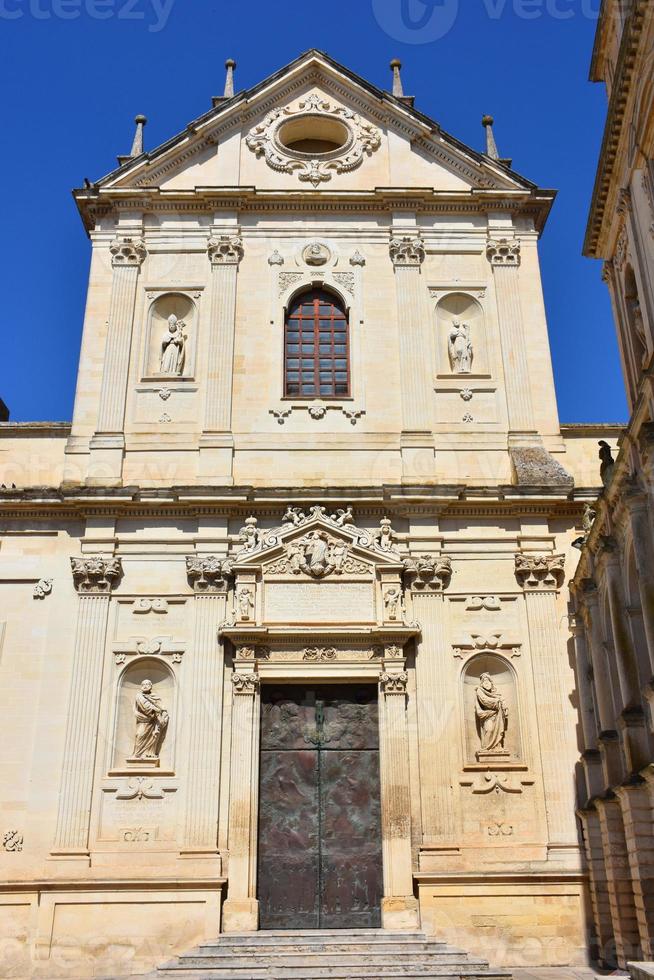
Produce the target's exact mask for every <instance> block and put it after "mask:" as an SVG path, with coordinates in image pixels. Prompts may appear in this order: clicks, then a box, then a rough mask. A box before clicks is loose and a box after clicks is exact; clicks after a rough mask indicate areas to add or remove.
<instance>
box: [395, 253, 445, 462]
mask: <svg viewBox="0 0 654 980" xmlns="http://www.w3.org/2000/svg"><path fill="white" fill-rule="evenodd" d="M389 250H390V257H391V261H392V263H393V268H394V269H395V287H396V295H397V320H398V328H399V337H400V389H401V395H402V436H401V446H402V471H403V474H404V476H411V475H413V476H416V475H418V474H420V475H423V476H424V475H426V474H430V473H431V472H432V470H433V465H434V437H433V409H432V401H433V392H432V391H431V387H430V372H429V368H428V366H427V364H426V363H425V359H426V352H427V351H430V350H431V338H430V336H429V333H428V330H427V323H428V318H427V317H426V310H425V309H423V305H424V298H423V293H422V279H421V267H422V263H423V262H424V260H425V246H424V242H423V240H422V239H421V238H420V236H411V235H404V236H398V237H395V238H393V239H392V240H391V243H390V249H389Z"/></svg>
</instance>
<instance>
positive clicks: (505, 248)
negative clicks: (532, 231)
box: [486, 238, 521, 268]
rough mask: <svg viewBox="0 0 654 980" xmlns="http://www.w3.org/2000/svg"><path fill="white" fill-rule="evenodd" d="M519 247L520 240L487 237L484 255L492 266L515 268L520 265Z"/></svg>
mask: <svg viewBox="0 0 654 980" xmlns="http://www.w3.org/2000/svg"><path fill="white" fill-rule="evenodd" d="M520 249H521V246H520V242H519V241H518V240H517V239H513V238H499V239H494V238H489V240H488V242H487V244H486V256H487V258H488V261H489V262H490V264H491V265H492V266H493V267H494V268H495V267H498V266H511V267H513V268H517V267H518V266H519V265H520Z"/></svg>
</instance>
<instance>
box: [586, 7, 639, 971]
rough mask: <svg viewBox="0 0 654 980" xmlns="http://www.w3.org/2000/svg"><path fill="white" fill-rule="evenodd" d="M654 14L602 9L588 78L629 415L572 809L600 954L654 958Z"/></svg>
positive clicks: (606, 522) (589, 586)
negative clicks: (595, 103)
mask: <svg viewBox="0 0 654 980" xmlns="http://www.w3.org/2000/svg"><path fill="white" fill-rule="evenodd" d="M653 50H654V10H653V9H652V5H651V4H650V3H647V2H641V0H631V2H629V3H619V2H617V0H607V2H606V3H605V4H604V5H603V7H602V15H601V17H600V22H599V25H598V30H597V36H596V40H595V50H594V52H593V62H592V70H591V77H592V79H593V80H594V81H601V82H604V83H605V84H606V88H607V94H608V97H609V108H608V116H607V122H606V131H605V137H604V143H603V147H602V153H601V157H600V161H599V167H598V173H597V180H596V184H595V191H594V195H593V202H592V208H591V214H590V219H589V223H588V232H587V237H586V247H585V251H586V254H587V255H589V256H592V257H595V258H601V259H603V260H604V273H603V278H604V281H605V282H606V284H607V286H608V288H609V292H610V294H611V301H612V304H613V312H614V318H615V323H616V328H617V333H618V342H619V346H620V353H621V357H622V368H623V374H624V380H625V385H626V389H627V399H628V404H629V408H630V413H631V417H630V420H629V424H628V427H627V431H626V433H625V435H624V437H623V438H622V440H621V443H620V451H619V454H617V457H616V458H615V459H614V458H613V454H612V453H611V451H610V449H609V447H607V446H606V445H603V444H600V458H601V460H602V466H601V470H602V482H603V484H604V489H603V491H602V493H601V496H600V498H599V500H598V501H597V503H595V502H592V504H590V505H589V506H588V507H587V511H586V516H585V520H584V523H583V535H582V536H581V538H580V539H579V540H578V542H577V544H578V546H579V547H580V548H581V549H582V554H581V560H580V562H579V566H578V568H577V571H576V574H575V576H574V579H573V582H572V596H573V607H574V612H575V618H574V623H573V629H574V634H575V650H576V660H577V681H578V694H579V711H580V731H581V735H582V754H581V759H580V763H579V780H578V804H579V810H578V812H579V817H580V820H581V824H582V826H583V838H584V849H585V854H586V861H587V867H588V872H589V878H590V894H591V898H592V910H593V935H592V942H593V952H594V955H595V956H596V957H597V958H599V959H601V960H603V961H604V962H605V963H606V964H607V965H613V964H615V962H616V961H617V963H618V964H619V965H620V966H622V967H625V966H626V964H627V963H628V961H629V960H634V959H645V960H652V959H654V831H653V827H654V823H653V817H654V785H653V784H652V772H653V768H652V767H653V766H654V740H653V739H654V736H653V732H654V721H653V715H652V708H653V706H654V686H653V678H654V591H653V590H654V578H653V576H654V470H653V468H652V461H653V459H654V457H653V455H652V449H653V446H654V442H653V439H652V436H653V432H654V422H653V420H654V397H653V396H654V389H653V388H652V379H653V378H654V359H653V355H654V100H653V95H652V91H653V85H652V82H653V79H654V67H653V61H652V51H653Z"/></svg>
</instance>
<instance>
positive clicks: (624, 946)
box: [595, 797, 640, 969]
mask: <svg viewBox="0 0 654 980" xmlns="http://www.w3.org/2000/svg"><path fill="white" fill-rule="evenodd" d="M595 805H596V807H597V810H598V812H599V817H600V828H601V832H602V850H603V853H604V866H605V868H606V880H607V887H608V892H609V904H610V908H611V922H612V926H613V936H614V938H615V951H616V958H617V961H618V965H619V966H620V967H622V969H625V968H626V966H627V962H628V960H630V959H639V958H640V934H639V931H638V920H637V917H636V904H635V901H634V892H633V887H632V884H631V871H630V868H629V857H628V854H627V842H626V838H625V832H624V823H623V819H622V811H621V807H620V803H619V802H618V800H617V799H616V798H615V797H612V798H609V799H603V800H598V801H597V802H596V804H595Z"/></svg>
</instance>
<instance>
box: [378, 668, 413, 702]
mask: <svg viewBox="0 0 654 980" xmlns="http://www.w3.org/2000/svg"><path fill="white" fill-rule="evenodd" d="M408 681H409V675H408V674H407V672H406V670H400V671H394V672H393V673H391V672H389V671H386V670H382V671H381V673H380V675H379V683H380V685H381V689H382V691H383V692H384V694H385V695H386V697H388V696H389V695H393V694H401V695H405V694H406V686H407V683H408Z"/></svg>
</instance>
